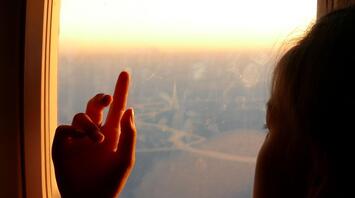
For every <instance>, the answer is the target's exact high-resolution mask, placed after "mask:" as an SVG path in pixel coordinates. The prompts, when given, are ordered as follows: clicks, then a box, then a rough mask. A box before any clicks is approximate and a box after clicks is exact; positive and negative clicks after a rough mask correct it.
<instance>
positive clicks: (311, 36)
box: [254, 7, 355, 197]
mask: <svg viewBox="0 0 355 198" xmlns="http://www.w3.org/2000/svg"><path fill="white" fill-rule="evenodd" d="M354 49H355V8H354V7H352V8H347V9H343V10H339V11H336V12H333V13H331V14H329V15H327V16H324V17H322V18H320V19H319V20H318V21H317V23H316V24H315V25H314V26H313V28H312V29H311V30H310V32H309V33H308V34H307V35H306V36H305V37H304V38H303V39H302V40H300V41H299V42H298V43H297V44H296V45H295V46H293V47H292V48H291V49H290V50H288V51H287V53H286V54H285V55H284V56H283V57H282V58H281V60H280V61H279V63H278V64H277V66H276V68H275V71H274V76H273V82H272V89H271V98H270V100H269V102H268V110H267V126H268V128H269V131H270V132H269V134H268V136H267V138H266V140H265V142H264V145H263V147H262V149H261V151H260V153H259V157H258V163H257V169H256V178H255V189H254V193H255V195H256V197H259V196H265V197H326V196H329V197H334V196H337V197H342V196H341V195H342V194H344V195H345V193H346V192H347V191H346V190H349V188H348V185H347V184H346V182H345V181H349V180H346V179H347V178H346V176H347V175H348V174H349V172H351V171H352V169H353V167H351V166H350V164H351V163H350V161H351V160H350V158H351V156H352V153H351V152H352V150H353V149H352V148H351V146H352V133H353V132H355V130H354V128H353V122H354V121H355V116H354V115H355V97H353V95H354V93H352V92H353V91H355V82H354V79H355V72H354V71H355V51H354ZM269 195H270V196H269Z"/></svg>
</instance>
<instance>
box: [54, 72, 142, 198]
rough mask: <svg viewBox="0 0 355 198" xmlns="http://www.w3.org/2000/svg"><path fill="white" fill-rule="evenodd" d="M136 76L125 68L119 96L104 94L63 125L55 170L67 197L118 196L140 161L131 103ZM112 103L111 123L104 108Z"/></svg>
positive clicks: (57, 138)
mask: <svg viewBox="0 0 355 198" xmlns="http://www.w3.org/2000/svg"><path fill="white" fill-rule="evenodd" d="M129 79H130V76H129V74H128V73H127V72H122V73H121V74H120V76H119V78H118V80H117V84H116V88H115V93H114V96H113V98H112V97H111V96H109V95H104V94H98V95H96V96H95V97H94V98H92V99H91V100H90V101H89V102H88V104H87V108H86V112H85V113H78V114H76V115H75V116H74V118H73V122H72V125H70V126H59V127H58V128H57V130H56V134H55V137H54V141H53V147H52V158H53V162H54V167H55V174H56V179H57V183H58V187H59V190H60V192H61V195H62V197H64V198H65V197H114V196H117V195H118V194H119V193H120V191H121V190H122V188H123V186H124V185H125V183H126V181H127V179H128V176H129V174H130V171H131V170H132V168H133V166H134V160H135V142H136V128H135V124H134V115H133V110H132V109H128V110H125V108H126V103H127V95H128V86H129ZM110 104H111V106H110V110H109V113H108V115H107V119H106V122H105V123H104V124H103V125H101V123H102V114H103V109H104V108H105V107H107V106H109V105H110Z"/></svg>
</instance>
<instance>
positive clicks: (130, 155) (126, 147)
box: [117, 109, 136, 168]
mask: <svg viewBox="0 0 355 198" xmlns="http://www.w3.org/2000/svg"><path fill="white" fill-rule="evenodd" d="M120 124H121V134H120V137H119V142H118V147H117V154H118V159H119V161H120V164H121V165H125V166H127V168H132V167H133V165H134V162H135V150H136V126H135V122H134V112H133V109H128V110H126V111H125V112H124V114H123V116H122V119H121V123H120Z"/></svg>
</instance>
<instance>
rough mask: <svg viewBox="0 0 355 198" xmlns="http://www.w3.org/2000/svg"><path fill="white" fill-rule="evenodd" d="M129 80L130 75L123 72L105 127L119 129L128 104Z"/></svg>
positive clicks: (119, 78)
mask: <svg viewBox="0 0 355 198" xmlns="http://www.w3.org/2000/svg"><path fill="white" fill-rule="evenodd" d="M129 80H130V76H129V74H128V73H127V72H125V71H124V72H121V74H120V76H119V77H118V80H117V83H116V87H115V92H114V94H113V102H112V104H111V106H110V110H109V112H108V115H107V119H106V123H105V126H106V127H108V128H114V129H118V128H119V124H120V119H121V117H122V115H123V112H124V110H125V108H126V104H127V96H128V86H129Z"/></svg>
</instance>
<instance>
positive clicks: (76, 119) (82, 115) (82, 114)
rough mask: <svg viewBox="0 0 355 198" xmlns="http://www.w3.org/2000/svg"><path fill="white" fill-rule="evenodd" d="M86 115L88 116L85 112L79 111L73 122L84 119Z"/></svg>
mask: <svg viewBox="0 0 355 198" xmlns="http://www.w3.org/2000/svg"><path fill="white" fill-rule="evenodd" d="M85 117H86V115H85V113H77V114H75V116H74V117H73V122H78V121H80V120H82V119H83V118H85Z"/></svg>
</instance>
